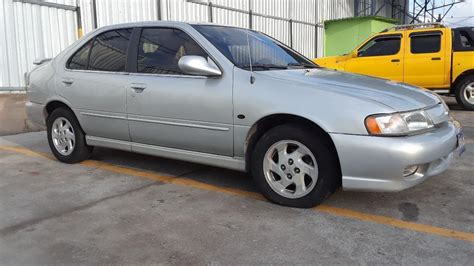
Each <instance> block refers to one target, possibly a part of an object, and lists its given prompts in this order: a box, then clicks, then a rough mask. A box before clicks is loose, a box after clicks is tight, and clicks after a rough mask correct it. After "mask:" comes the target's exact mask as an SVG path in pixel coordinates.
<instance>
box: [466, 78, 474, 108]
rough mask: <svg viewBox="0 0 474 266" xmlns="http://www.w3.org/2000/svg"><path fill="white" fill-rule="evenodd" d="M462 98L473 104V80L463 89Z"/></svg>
mask: <svg viewBox="0 0 474 266" xmlns="http://www.w3.org/2000/svg"><path fill="white" fill-rule="evenodd" d="M464 99H466V101H468V102H469V103H471V104H474V82H472V83H470V84H468V85H467V86H466V89H464Z"/></svg>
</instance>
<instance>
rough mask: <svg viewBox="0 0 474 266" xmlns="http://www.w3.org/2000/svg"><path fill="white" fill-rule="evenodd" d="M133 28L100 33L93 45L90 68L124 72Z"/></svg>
mask: <svg viewBox="0 0 474 266" xmlns="http://www.w3.org/2000/svg"><path fill="white" fill-rule="evenodd" d="M131 34H132V29H121V30H113V31H108V32H105V33H102V34H100V35H98V36H97V37H96V38H95V40H94V43H93V45H92V49H91V54H90V57H89V58H90V59H89V70H99V71H111V72H124V71H125V69H126V67H125V66H126V63H127V62H126V61H127V49H128V45H129V42H130V36H131Z"/></svg>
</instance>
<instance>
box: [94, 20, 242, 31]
mask: <svg viewBox="0 0 474 266" xmlns="http://www.w3.org/2000/svg"><path fill="white" fill-rule="evenodd" d="M180 25H181V26H183V25H191V26H192V25H208V26H220V27H229V28H238V27H235V26H229V25H223V24H218V23H210V22H186V21H171V20H154V21H139V22H126V23H118V24H113V25H108V26H104V27H101V28H100V29H118V28H130V27H150V26H180Z"/></svg>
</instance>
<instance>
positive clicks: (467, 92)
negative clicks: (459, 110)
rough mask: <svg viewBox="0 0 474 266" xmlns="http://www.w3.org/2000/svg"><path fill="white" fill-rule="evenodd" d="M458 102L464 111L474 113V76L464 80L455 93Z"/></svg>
mask: <svg viewBox="0 0 474 266" xmlns="http://www.w3.org/2000/svg"><path fill="white" fill-rule="evenodd" d="M454 94H455V96H456V101H457V102H458V104H460V105H461V106H462V107H463V108H464V109H466V110H470V111H474V75H470V76H467V77H465V78H463V79H462V80H461V81H460V82H459V83H458V85H457V86H456V89H455V91H454Z"/></svg>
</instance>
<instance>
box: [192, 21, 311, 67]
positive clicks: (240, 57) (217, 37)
mask: <svg viewBox="0 0 474 266" xmlns="http://www.w3.org/2000/svg"><path fill="white" fill-rule="evenodd" d="M193 27H194V28H195V29H196V30H198V31H199V32H200V33H201V34H202V35H203V36H204V37H206V39H207V40H209V41H210V42H211V43H212V44H213V45H214V46H215V47H216V48H217V49H218V50H219V51H220V52H221V53H222V54H223V55H224V56H225V57H227V58H228V59H229V60H230V61H231V62H232V63H234V64H235V65H236V66H237V67H239V68H243V69H249V67H250V62H252V66H253V70H256V71H262V70H270V69H275V68H276V69H286V68H290V67H291V68H293V67H308V68H314V67H317V65H315V64H314V63H312V62H311V61H310V60H308V59H306V58H304V57H303V56H301V55H299V54H298V53H297V52H295V51H293V50H291V49H290V48H288V47H286V46H284V45H282V44H281V43H280V42H278V41H277V40H275V39H272V38H270V37H269V36H267V35H265V34H263V33H260V32H257V31H252V30H247V29H241V28H233V27H222V26H209V25H194V26H193ZM247 40H248V41H247ZM249 44H250V46H249ZM249 47H250V49H249ZM249 51H250V53H249Z"/></svg>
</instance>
